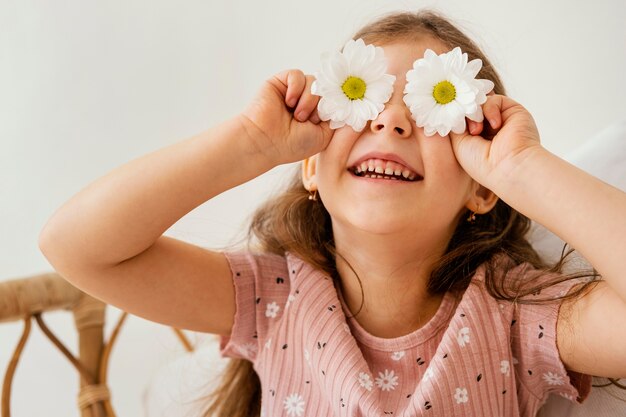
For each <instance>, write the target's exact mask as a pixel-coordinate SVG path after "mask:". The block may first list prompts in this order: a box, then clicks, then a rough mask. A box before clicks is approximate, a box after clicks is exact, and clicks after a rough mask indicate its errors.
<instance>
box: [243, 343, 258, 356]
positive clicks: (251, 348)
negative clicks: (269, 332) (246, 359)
mask: <svg viewBox="0 0 626 417" xmlns="http://www.w3.org/2000/svg"><path fill="white" fill-rule="evenodd" d="M258 350H259V348H258V346H257V345H256V344H254V343H245V344H243V345H241V346H239V352H240V353H241V354H242V355H243V356H254V354H255V353H257V351H258Z"/></svg>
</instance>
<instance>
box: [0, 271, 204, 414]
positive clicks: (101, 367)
mask: <svg viewBox="0 0 626 417" xmlns="http://www.w3.org/2000/svg"><path fill="white" fill-rule="evenodd" d="M0 294H1V296H0V323H3V322H10V321H18V320H21V321H23V322H24V330H23V333H22V336H21V338H20V340H19V341H18V343H17V346H16V347H15V351H14V353H13V356H12V358H11V360H10V362H9V364H8V367H7V369H6V373H5V375H4V380H3V385H2V406H1V417H10V416H11V383H12V380H13V376H14V374H15V370H16V368H17V365H18V363H19V360H20V355H21V353H22V351H23V349H24V346H25V344H26V341H27V340H28V337H29V335H30V330H31V325H32V319H33V318H34V319H35V322H36V323H37V324H38V325H39V327H40V328H41V330H42V332H43V333H44V334H45V335H46V336H47V337H48V339H50V341H51V342H52V343H53V344H54V345H55V346H56V347H57V348H58V349H59V350H60V351H61V353H62V354H63V355H64V356H65V357H66V358H67V359H68V360H69V362H70V363H71V364H72V365H73V366H74V368H76V370H77V371H78V374H79V377H80V392H79V395H78V407H79V409H80V415H81V417H115V416H116V414H115V411H114V410H113V407H112V406H111V402H110V395H109V388H108V386H107V367H108V362H109V358H110V356H111V351H112V349H113V345H114V344H115V340H116V338H117V336H118V334H119V331H120V329H121V327H122V325H123V324H124V320H125V319H126V317H127V313H122V314H121V315H120V317H119V319H118V321H117V324H116V325H115V327H114V329H113V332H112V333H111V335H110V337H109V339H108V340H106V341H105V340H104V331H103V329H104V319H105V309H106V304H105V303H103V302H102V301H99V300H97V299H95V298H93V297H91V296H90V295H88V294H85V293H84V292H82V291H80V290H79V289H77V288H75V287H74V286H72V285H71V284H70V283H68V282H67V281H66V280H64V279H63V278H62V277H61V276H60V275H59V274H57V273H49V274H40V275H35V276H31V277H26V278H20V279H14V280H10V281H3V282H0ZM59 310H71V311H72V314H73V315H74V323H75V325H76V330H77V332H78V344H79V346H78V352H79V355H78V357H75V356H74V355H72V353H71V352H70V351H69V350H68V349H67V348H66V347H65V346H64V345H63V343H62V342H61V341H60V340H59V339H58V338H57V337H56V336H55V335H54V333H52V331H50V329H49V328H48V327H47V326H46V324H45V322H44V320H43V313H45V312H50V311H59ZM172 330H173V331H174V332H175V334H176V335H177V337H178V338H179V340H180V342H181V343H182V344H183V346H184V348H185V350H187V351H188V352H192V351H193V350H194V347H193V346H192V345H191V343H190V342H189V340H188V339H187V337H186V336H185V334H184V333H183V332H182V331H181V330H180V329H177V328H173V327H172Z"/></svg>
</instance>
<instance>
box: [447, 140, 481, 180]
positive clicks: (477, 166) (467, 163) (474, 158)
mask: <svg viewBox="0 0 626 417" xmlns="http://www.w3.org/2000/svg"><path fill="white" fill-rule="evenodd" d="M450 142H451V143H452V150H453V151H454V155H455V156H456V159H457V161H459V164H460V165H461V167H463V169H464V170H465V171H466V172H467V173H468V174H469V175H470V176H471V177H472V178H474V179H475V180H477V181H478V182H480V178H481V177H482V174H483V172H484V168H486V164H487V160H488V157H489V149H490V147H491V142H490V141H488V140H486V139H484V138H483V137H482V136H474V135H472V134H470V133H469V132H468V131H467V130H466V131H465V132H463V133H454V132H452V131H451V132H450Z"/></svg>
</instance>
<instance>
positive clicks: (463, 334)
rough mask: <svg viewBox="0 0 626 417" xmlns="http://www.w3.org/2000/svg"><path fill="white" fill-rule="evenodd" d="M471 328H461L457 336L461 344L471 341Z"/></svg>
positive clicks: (462, 345)
mask: <svg viewBox="0 0 626 417" xmlns="http://www.w3.org/2000/svg"><path fill="white" fill-rule="evenodd" d="M469 333H470V329H469V327H463V328H462V329H461V330H459V333H458V335H457V336H456V341H457V342H459V346H461V347H464V346H465V344H466V343H469V341H470V336H469Z"/></svg>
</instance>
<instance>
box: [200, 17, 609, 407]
mask: <svg viewBox="0 0 626 417" xmlns="http://www.w3.org/2000/svg"><path fill="white" fill-rule="evenodd" d="M425 36H426V37H432V38H434V39H437V40H439V41H441V42H442V43H443V44H445V45H446V46H448V47H449V48H450V49H452V48H454V47H456V46H459V47H461V50H462V51H463V52H466V53H467V54H468V59H469V60H472V59H476V58H480V59H481V60H482V63H483V66H482V69H481V71H480V72H479V73H478V75H477V78H483V79H489V80H491V81H493V82H494V84H495V88H494V92H495V93H496V94H502V95H506V92H505V89H504V86H503V84H502V81H501V80H500V77H499V76H498V73H497V71H496V69H495V68H494V67H493V66H492V64H491V62H490V61H489V59H487V57H486V56H485V55H484V54H483V53H482V52H481V50H480V48H479V47H478V46H477V45H476V44H475V43H474V42H473V41H472V40H470V39H469V38H468V37H467V36H466V35H464V34H463V33H462V32H461V31H460V30H459V29H457V28H456V27H455V26H454V25H453V24H452V23H451V22H450V21H449V20H447V19H446V18H444V17H443V16H442V15H441V14H439V13H437V12H434V11H430V10H422V11H418V12H415V13H410V12H395V13H391V14H388V15H386V16H383V17H382V18H380V19H378V20H376V21H374V22H372V23H370V24H368V25H366V26H365V27H363V28H362V29H361V30H359V31H358V32H357V33H356V34H355V35H354V36H353V39H358V38H362V39H363V40H364V41H365V43H368V44H369V43H377V44H386V43H391V42H394V41H400V40H409V41H411V40H418V39H423V38H424V37H425ZM308 196H309V193H308V191H307V190H306V189H305V188H304V186H303V185H302V181H301V178H300V170H298V171H297V172H296V175H294V177H293V179H292V181H291V183H290V184H289V186H288V187H287V190H286V191H285V192H284V193H282V194H280V195H279V196H278V197H276V198H273V199H271V200H269V201H267V202H266V203H265V204H264V205H263V206H261V207H260V208H259V209H258V210H257V211H256V212H255V214H254V215H253V217H252V221H251V224H250V227H249V230H248V242H252V241H253V240H257V242H255V243H257V245H258V246H259V247H260V248H261V250H263V251H265V252H270V253H275V254H279V255H284V253H285V252H286V251H289V252H291V253H293V254H295V255H297V256H298V257H300V258H301V259H303V260H304V261H306V262H308V263H310V264H311V265H313V266H314V267H316V268H318V269H320V270H323V271H325V272H326V273H328V274H329V275H330V276H331V277H333V278H334V279H335V280H337V279H338V273H337V268H336V258H337V256H339V257H341V254H338V253H336V251H335V246H334V241H333V234H332V228H331V222H330V215H329V214H328V212H327V211H326V209H325V208H324V205H323V204H322V202H321V201H319V200H317V201H311V200H309V198H308ZM468 214H469V212H468ZM530 225H531V222H530V220H529V219H528V218H527V217H525V216H523V215H522V214H520V213H519V212H517V211H516V210H514V209H513V208H511V207H510V206H508V205H507V204H506V203H505V202H503V201H502V200H499V201H498V202H497V203H496V205H495V207H494V208H493V209H492V210H491V211H490V212H488V213H486V214H484V215H481V216H478V217H477V218H476V221H475V222H473V223H469V222H467V221H465V219H464V218H462V220H461V221H460V222H459V224H458V225H457V228H456V230H455V232H454V234H453V236H452V238H451V240H450V242H449V244H448V248H447V251H446V253H445V254H444V256H443V257H442V258H441V259H440V260H439V262H438V263H437V265H436V266H435V268H434V269H433V271H432V273H431V276H430V280H429V283H428V289H429V291H430V292H431V293H432V294H437V293H444V292H446V291H455V292H462V291H463V290H465V289H466V288H467V286H468V285H469V282H470V280H471V279H472V276H473V275H474V273H475V271H476V268H477V267H478V266H479V265H481V264H483V263H485V264H486V267H487V268H486V275H485V284H486V289H487V290H488V291H489V293H490V294H491V295H492V296H493V297H495V298H496V299H501V300H510V301H516V302H520V303H523V302H548V300H538V301H537V300H534V301H528V300H525V299H524V297H525V296H526V295H529V294H534V293H537V292H539V291H540V290H541V289H542V288H545V287H547V286H550V285H554V284H556V283H559V282H562V281H565V280H569V279H573V278H580V277H590V278H591V279H590V280H589V282H587V283H586V284H584V285H583V286H580V287H578V288H576V289H575V290H574V291H571V292H570V293H569V294H566V295H565V296H563V297H561V298H567V299H569V298H573V297H577V296H580V295H581V294H582V293H583V291H585V290H586V289H588V288H589V285H591V284H593V283H595V282H597V278H598V275H597V274H596V272H595V271H588V272H584V273H582V272H581V273H577V274H569V275H565V274H555V275H554V279H551V280H549V281H547V282H546V281H545V280H542V283H541V284H538V285H532V283H531V285H523V286H520V285H517V286H514V287H513V286H511V285H509V284H508V283H507V285H506V286H505V285H504V284H505V283H504V280H503V279H502V278H503V273H502V265H496V264H495V263H496V262H495V259H497V258H498V257H494V255H498V254H505V255H507V256H508V257H509V258H510V259H511V260H512V262H511V263H510V265H509V268H511V267H513V266H516V265H519V264H521V263H524V262H527V263H529V264H531V265H532V266H533V267H535V268H536V269H538V270H542V271H546V272H559V273H560V272H561V270H562V267H563V265H564V262H565V258H566V257H567V255H569V254H570V253H571V252H572V251H571V250H570V251H568V252H567V253H565V248H564V251H563V253H562V256H561V259H560V260H559V261H558V262H557V263H556V264H555V265H548V264H546V263H545V262H544V261H543V260H542V259H541V258H540V256H539V254H538V253H537V252H536V251H535V250H534V249H533V247H532V246H531V244H530V243H529V242H528V240H527V238H526V236H527V233H528V231H529V229H530ZM342 259H343V258H342ZM344 261H345V259H344ZM504 272H506V271H504ZM525 284H528V283H525ZM205 399H206V400H207V402H208V404H209V405H208V407H207V408H206V409H205V410H204V411H203V414H202V415H203V416H204V417H258V416H259V414H260V404H261V384H260V381H259V378H258V376H257V374H256V372H255V371H254V369H253V368H252V364H251V363H250V362H248V361H246V360H240V359H231V360H230V363H229V365H228V366H227V368H226V370H225V372H224V374H223V376H222V382H221V384H220V385H219V387H218V388H217V389H216V390H215V391H214V392H213V393H212V394H210V395H209V396H208V397H205Z"/></svg>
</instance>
